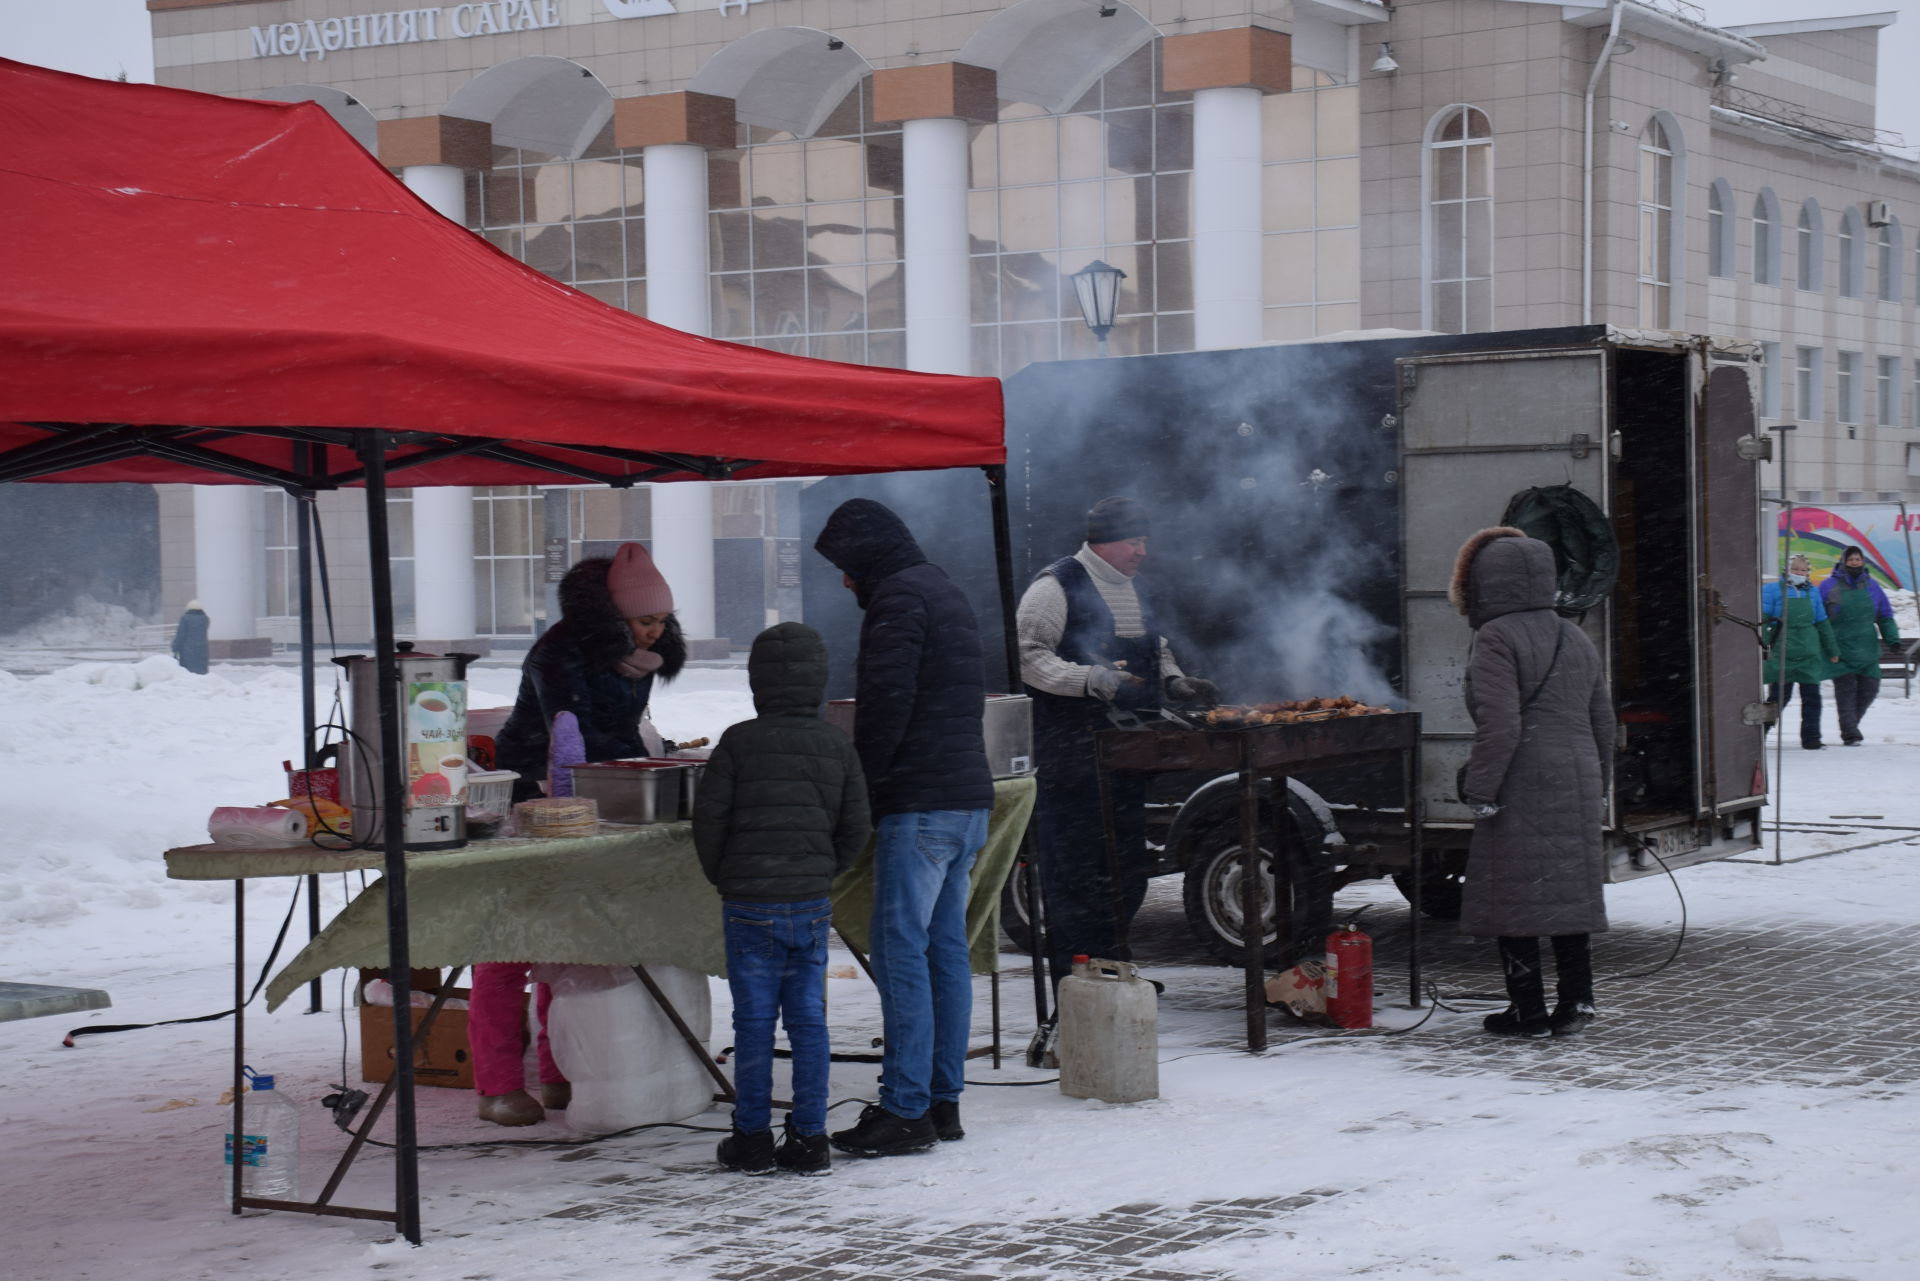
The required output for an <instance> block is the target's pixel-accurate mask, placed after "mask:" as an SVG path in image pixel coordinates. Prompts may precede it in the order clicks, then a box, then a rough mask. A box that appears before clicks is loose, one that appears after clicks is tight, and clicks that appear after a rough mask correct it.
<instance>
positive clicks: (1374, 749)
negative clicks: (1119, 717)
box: [1094, 712, 1421, 1050]
mask: <svg viewBox="0 0 1920 1281" xmlns="http://www.w3.org/2000/svg"><path fill="white" fill-rule="evenodd" d="M1094 752H1095V760H1096V762H1097V764H1098V766H1099V778H1100V799H1101V803H1102V808H1103V809H1104V811H1105V813H1106V818H1107V857H1108V859H1109V860H1110V863H1109V866H1117V862H1118V849H1117V834H1116V831H1115V826H1114V822H1113V800H1112V788H1111V786H1110V783H1109V779H1110V777H1111V775H1112V774H1113V773H1115V772H1127V773H1147V774H1151V773H1167V772H1171V771H1176V770H1214V771H1217V772H1219V773H1223V774H1225V773H1235V774H1238V775H1239V776H1240V850H1241V857H1242V859H1243V860H1244V863H1243V865H1242V867H1241V874H1240V891H1241V900H1240V921H1241V936H1242V938H1243V939H1244V941H1245V944H1246V959H1245V963H1244V964H1245V969H1246V1005H1247V1048H1248V1049H1249V1050H1264V1049H1265V1048H1266V1047H1267V994H1266V965H1265V958H1264V956H1263V954H1262V952H1263V949H1262V942H1263V938H1264V936H1265V934H1266V928H1265V925H1266V922H1265V921H1264V920H1263V919H1261V917H1262V913H1261V907H1260V898H1261V895H1260V881H1259V875H1260V839H1259V829H1260V799H1259V787H1258V785H1259V780H1260V779H1262V778H1271V779H1273V780H1275V783H1274V786H1275V791H1276V794H1277V795H1284V794H1285V788H1286V782H1285V779H1286V776H1287V775H1288V774H1289V773H1292V772H1294V771H1295V770H1305V769H1322V768H1327V767H1331V766H1345V765H1363V764H1369V763H1372V762H1376V761H1396V760H1397V761H1399V762H1400V763H1401V768H1402V771H1403V774H1402V778H1403V779H1404V787H1405V800H1404V816H1405V821H1406V825H1407V844H1408V849H1409V852H1410V857H1411V866H1412V873H1413V885H1414V886H1415V890H1414V895H1415V898H1414V902H1413V904H1412V910H1411V911H1410V912H1409V914H1408V920H1409V922H1410V924H1409V926H1408V930H1409V934H1410V938H1409V944H1410V946H1409V948H1408V961H1407V981H1408V986H1409V990H1410V992H1411V997H1410V1001H1411V1003H1412V1004H1413V1005H1415V1006H1418V1005H1419V1003H1420V903H1419V898H1418V895H1419V889H1418V887H1419V884H1420V871H1421V869H1420V823H1419V812H1420V806H1419V791H1418V787H1419V781H1420V715H1419V713H1418V712H1393V713H1389V714H1386V715H1366V716H1339V717H1332V718H1330V719H1327V720H1312V721H1297V722H1294V723H1292V724H1286V725H1254V726H1249V727H1247V728H1245V729H1211V728H1208V729H1195V728H1193V727H1191V726H1189V725H1187V724H1186V723H1185V722H1184V721H1179V720H1175V719H1152V720H1147V719H1139V718H1131V723H1130V724H1129V725H1127V726H1126V727H1124V728H1118V729H1110V730H1102V731H1100V732H1099V733H1097V734H1095V735H1094ZM1115 884H1116V885H1117V884H1118V878H1117V877H1116V878H1115ZM1274 898H1275V901H1276V902H1277V901H1278V899H1279V895H1278V894H1277V893H1276V894H1275V895H1274Z"/></svg>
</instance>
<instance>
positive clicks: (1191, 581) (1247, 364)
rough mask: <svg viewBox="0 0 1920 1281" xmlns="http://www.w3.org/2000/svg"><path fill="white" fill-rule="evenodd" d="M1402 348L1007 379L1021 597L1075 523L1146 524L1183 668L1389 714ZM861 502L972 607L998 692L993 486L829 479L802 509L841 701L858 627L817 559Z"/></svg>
mask: <svg viewBox="0 0 1920 1281" xmlns="http://www.w3.org/2000/svg"><path fill="white" fill-rule="evenodd" d="M1392 347H1393V344H1389V343H1381V342H1365V343H1350V344H1329V345H1303V346H1290V347H1262V348H1250V349H1246V350H1240V351H1223V352H1195V353H1189V354H1183V355H1175V356H1158V357H1145V358H1129V359H1116V360H1087V361H1071V362H1060V363H1055V364H1045V365H1034V366H1030V367H1029V368H1027V369H1025V370H1023V371H1021V372H1020V373H1018V374H1016V375H1014V376H1013V377H1012V378H1010V379H1009V380H1008V381H1007V388H1006V394H1007V443H1008V472H1009V488H1010V491H1011V492H1010V516H1011V523H1012V526H1013V543H1014V578H1015V590H1016V593H1017V592H1019V591H1024V590H1025V588H1026V586H1027V584H1028V583H1029V582H1031V581H1032V579H1033V577H1034V576H1035V575H1036V574H1038V573H1039V572H1040V571H1041V570H1042V569H1044V568H1045V567H1046V566H1047V565H1049V564H1051V563H1052V562H1053V561H1055V560H1057V559H1059V558H1060V557H1062V556H1068V555H1071V554H1072V553H1073V552H1074V551H1076V550H1077V549H1078V548H1079V546H1080V544H1081V542H1082V541H1083V540H1084V538H1085V535H1086V509H1087V508H1088V507H1089V506H1091V505H1092V504H1093V503H1094V502H1095V501H1097V500H1098V499H1100V498H1103V497H1105V496H1107V495H1109V494H1127V495H1129V496H1131V497H1134V498H1136V499H1139V500H1140V501H1141V502H1143V503H1145V504H1146V505H1147V507H1148V509H1149V511H1150V512H1151V514H1152V519H1153V531H1152V535H1151V538H1150V541H1149V554H1148V558H1147V561H1146V564H1145V566H1144V568H1143V569H1142V571H1141V573H1140V576H1139V578H1138V579H1137V580H1136V581H1137V583H1138V585H1139V587H1140V590H1141V592H1142V595H1143V597H1144V598H1145V599H1146V600H1147V602H1148V604H1149V607H1150V608H1151V609H1153V611H1154V612H1155V616H1156V622H1157V625H1158V626H1159V628H1160V629H1161V630H1162V631H1163V632H1164V633H1165V634H1166V635H1167V636H1168V637H1169V640H1170V643H1171V644H1172V645H1173V647H1174V652H1175V656H1176V658H1177V659H1178V660H1179V662H1180V663H1181V666H1182V668H1183V669H1184V670H1186V671H1187V672H1189V673H1192V674H1194V675H1199V676H1206V677H1208V678H1209V679H1212V680H1214V681H1216V682H1217V683H1218V684H1219V685H1220V686H1221V689H1222V691H1223V693H1224V694H1225V696H1226V697H1227V698H1228V699H1230V700H1232V701H1236V702H1263V701H1268V700H1273V699H1292V698H1307V697H1319V696H1327V695H1336V694H1348V695H1352V696H1353V697H1355V698H1359V699H1363V700H1365V701H1367V702H1370V703H1377V704H1387V705H1391V706H1396V707H1397V706H1401V705H1403V704H1402V700H1401V699H1400V696H1399V695H1398V694H1397V692H1396V689H1395V677H1396V675H1397V670H1398V661H1399V659H1398V646H1397V644H1396V638H1397V636H1398V628H1399V571H1398V528H1399V524H1398V511H1397V502H1398V499H1397V494H1396V491H1395V487H1394V483H1393V480H1392V479H1391V478H1390V473H1391V472H1392V471H1393V468H1394V466H1395V461H1394V460H1395V449H1396V440H1395V435H1394V432H1393V431H1392V430H1391V429H1390V427H1388V426H1386V425H1383V422H1382V419H1383V417H1384V415H1386V414H1388V413H1390V412H1391V411H1392V409H1393V407H1394V393H1393V383H1392V377H1393V356H1394V355H1395V354H1397V353H1396V352H1395V351H1393V350H1392V349H1391V348H1392ZM856 495H859V496H864V497H870V498H875V499H877V500H879V501H881V502H884V503H886V504H887V505H888V506H890V507H892V508H893V509H894V510H895V511H896V512H898V513H899V514H900V515H901V516H902V518H903V519H905V520H906V522H907V523H908V525H909V526H910V527H911V528H912V529H913V531H914V534H915V535H916V537H917V538H918V539H919V541H920V544H921V546H922V547H923V548H924V549H925V551H926V553H927V555H928V556H929V558H931V559H932V560H934V561H935V562H936V563H938V564H940V565H941V566H943V567H944V568H945V569H946V570H947V571H948V572H949V573H950V574H952V575H953V577H954V578H955V580H956V581H958V582H959V583H960V584H961V585H962V586H963V587H964V588H965V589H966V590H967V592H968V594H969V596H970V598H971V599H972V601H973V604H974V609H975V612H976V614H977V615H978V616H979V618H980V622H981V628H982V641H983V647H984V649H985V651H986V660H987V667H988V671H989V673H990V679H995V678H996V677H997V675H998V673H999V672H1000V671H1001V670H1002V668H1003V664H1002V663H1001V662H1000V654H1001V652H1002V650H1001V645H1000V638H999V637H1000V634H999V627H1000V619H1001V613H1000V607H999V597H998V585H997V581H996V578H995V571H994V562H993V544H992V525H991V515H990V513H991V509H990V502H989V491H988V488H987V486H986V484H985V482H984V480H983V479H982V477H981V475H980V474H979V473H978V472H976V471H956V472H933V473H912V474H902V475H890V476H873V477H852V478H842V479H834V480H829V481H825V482H822V483H821V484H819V485H816V486H813V487H812V488H810V489H809V490H808V491H807V492H806V494H805V495H804V496H803V500H802V544H803V546H804V547H805V548H806V550H805V551H804V553H803V557H802V560H803V565H804V568H805V574H806V577H805V589H806V590H805V610H806V616H807V621H808V622H809V623H810V624H812V625H813V626H815V627H817V628H819V629H820V630H821V631H822V633H823V635H825V636H826V637H827V640H828V645H829V649H830V651H831V652H832V655H833V664H834V681H833V696H834V697H844V696H845V695H846V694H848V693H850V692H851V676H850V673H851V665H852V658H853V651H854V648H855V645H856V643H857V642H856V638H857V632H858V613H857V610H855V609H854V607H853V602H852V598H851V597H850V596H849V595H848V593H847V592H846V591H845V590H844V589H843V588H841V586H840V585H839V575H838V573H837V572H835V571H832V570H831V569H830V568H829V567H827V566H825V564H824V562H822V561H821V559H820V557H819V556H818V554H817V553H815V552H813V551H812V549H811V543H812V539H813V537H814V536H815V535H816V534H817V533H818V531H819V528H820V525H821V524H822V523H823V522H824V520H825V519H826V515H827V513H828V512H830V511H831V510H832V508H833V507H834V506H836V505H837V504H838V503H840V502H842V501H844V500H845V499H847V498H850V497H854V496H856Z"/></svg>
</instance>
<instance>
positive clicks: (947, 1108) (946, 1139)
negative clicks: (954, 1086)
mask: <svg viewBox="0 0 1920 1281" xmlns="http://www.w3.org/2000/svg"><path fill="white" fill-rule="evenodd" d="M927 1115H928V1116H929V1117H931V1118H933V1132H934V1133H935V1134H937V1135H939V1136H940V1141H941V1142H942V1143H952V1142H954V1141H956V1140H958V1139H964V1138H966V1137H967V1132H966V1130H964V1129H963V1128H961V1125H960V1100H959V1099H947V1100H944V1101H943V1100H939V1099H936V1100H934V1104H933V1106H932V1107H930V1108H928V1109H927Z"/></svg>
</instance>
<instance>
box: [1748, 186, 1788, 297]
mask: <svg viewBox="0 0 1920 1281" xmlns="http://www.w3.org/2000/svg"><path fill="white" fill-rule="evenodd" d="M1783 230H1784V228H1783V227H1782V226H1781V223H1780V198H1779V197H1778V196H1776V195H1774V194H1773V188H1772V187H1762V188H1760V191H1759V194H1757V195H1755V196H1754V198H1753V283H1754V284H1756V285H1777V284H1779V283H1780V236H1781V232H1782V231H1783Z"/></svg>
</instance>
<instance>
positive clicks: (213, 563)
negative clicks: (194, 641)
mask: <svg viewBox="0 0 1920 1281" xmlns="http://www.w3.org/2000/svg"><path fill="white" fill-rule="evenodd" d="M259 497H260V491H259V490H258V489H256V488H254V487H253V486H251V485H195V486H194V487H193V594H194V595H195V596H196V597H198V598H199V600H200V604H201V605H202V606H204V607H205V608H206V611H207V623H208V628H207V635H208V637H209V638H210V639H212V640H247V639H250V638H252V637H256V636H258V635H259V634H260V620H259V611H260V604H261V599H262V597H263V596H264V594H265V582H264V579H263V575H262V570H263V569H264V568H265V566H264V564H263V558H262V553H263V548H262V546H261V541H260V540H261V530H260V529H259V528H258V527H257V522H256V521H255V520H254V512H255V510H256V506H257V504H258V502H259Z"/></svg>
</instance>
